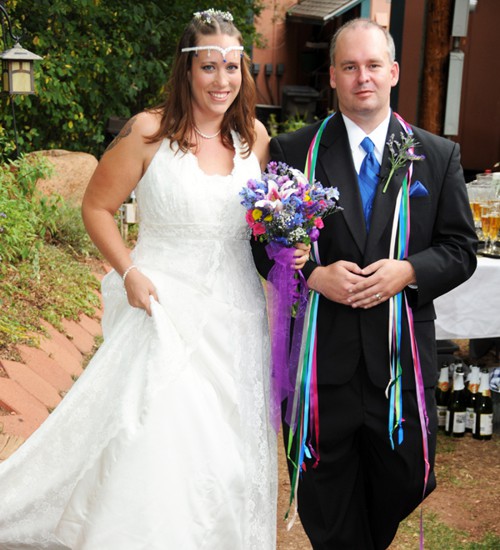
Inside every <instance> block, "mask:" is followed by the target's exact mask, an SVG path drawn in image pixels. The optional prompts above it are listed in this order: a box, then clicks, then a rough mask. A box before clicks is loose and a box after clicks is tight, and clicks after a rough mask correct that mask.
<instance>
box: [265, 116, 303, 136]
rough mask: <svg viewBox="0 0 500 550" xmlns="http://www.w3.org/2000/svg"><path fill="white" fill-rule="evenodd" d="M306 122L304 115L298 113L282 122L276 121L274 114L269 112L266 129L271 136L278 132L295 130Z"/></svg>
mask: <svg viewBox="0 0 500 550" xmlns="http://www.w3.org/2000/svg"><path fill="white" fill-rule="evenodd" d="M307 124H308V122H307V120H306V119H305V117H302V116H300V115H299V114H296V115H294V116H293V117H291V118H289V119H286V120H284V121H282V122H278V120H277V118H276V115H275V114H274V113H271V114H270V115H269V119H268V122H267V129H268V132H269V135H270V136H271V137H275V136H277V135H278V134H286V133H288V132H295V130H299V129H300V128H302V127H303V126H306V125H307Z"/></svg>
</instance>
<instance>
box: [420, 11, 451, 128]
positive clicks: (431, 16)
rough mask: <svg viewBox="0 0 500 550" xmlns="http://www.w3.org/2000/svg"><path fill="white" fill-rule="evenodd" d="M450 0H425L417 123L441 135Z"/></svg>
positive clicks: (446, 70) (449, 41)
mask: <svg viewBox="0 0 500 550" xmlns="http://www.w3.org/2000/svg"><path fill="white" fill-rule="evenodd" d="M453 6H454V1H453V0H428V2H427V17H426V37H425V46H424V47H425V51H424V70H423V75H422V96H421V100H420V116H419V126H420V127H422V128H424V129H425V130H428V131H429V132H432V133H433V134H437V135H442V133H443V124H444V111H445V101H446V87H447V82H448V56H449V53H450V51H451V26H452V20H453Z"/></svg>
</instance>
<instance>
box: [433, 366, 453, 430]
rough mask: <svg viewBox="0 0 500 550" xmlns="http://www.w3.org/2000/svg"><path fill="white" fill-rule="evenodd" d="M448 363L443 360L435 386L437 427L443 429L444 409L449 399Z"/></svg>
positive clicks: (445, 409) (444, 424)
mask: <svg viewBox="0 0 500 550" xmlns="http://www.w3.org/2000/svg"><path fill="white" fill-rule="evenodd" d="M449 371H450V369H449V364H448V362H447V361H443V363H442V365H441V370H440V373H439V381H438V385H437V387H436V405H437V415H438V428H439V429H440V430H444V428H445V426H446V411H447V409H448V401H449V400H450V374H449Z"/></svg>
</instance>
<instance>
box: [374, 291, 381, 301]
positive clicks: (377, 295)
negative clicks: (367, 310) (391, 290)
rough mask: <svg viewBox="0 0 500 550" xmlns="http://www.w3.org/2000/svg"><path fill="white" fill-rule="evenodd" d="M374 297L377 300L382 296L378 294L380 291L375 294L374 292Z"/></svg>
mask: <svg viewBox="0 0 500 550" xmlns="http://www.w3.org/2000/svg"><path fill="white" fill-rule="evenodd" d="M375 298H377V300H380V298H382V295H381V294H380V292H377V294H375Z"/></svg>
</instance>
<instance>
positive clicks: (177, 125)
mask: <svg viewBox="0 0 500 550" xmlns="http://www.w3.org/2000/svg"><path fill="white" fill-rule="evenodd" d="M197 15H198V17H197ZM197 15H195V17H193V19H192V20H191V22H190V23H189V24H188V26H187V27H186V29H185V31H184V33H183V35H182V36H181V39H180V40H179V43H178V44H177V50H176V53H175V59H174V65H173V69H172V74H171V77H170V80H169V81H168V83H167V85H166V98H165V100H164V101H163V102H162V103H160V104H159V105H158V106H157V107H155V108H154V109H152V111H153V112H159V113H161V120H160V127H159V128H158V130H157V131H156V132H155V133H154V134H153V135H151V136H150V137H149V139H150V141H151V142H154V141H158V140H160V139H163V138H168V139H169V140H170V141H171V142H174V141H176V142H177V143H178V144H179V148H180V149H181V151H183V152H187V151H188V150H189V148H190V147H191V146H192V145H193V144H192V143H191V142H190V136H191V133H192V129H193V127H194V117H193V108H192V98H193V94H192V92H191V86H190V83H189V79H188V72H189V70H190V69H191V64H192V59H193V55H194V53H193V52H188V53H183V52H182V51H181V50H182V49H183V48H192V47H194V46H196V45H197V40H198V37H199V36H200V35H216V34H225V35H227V36H231V37H236V38H237V39H238V42H239V43H240V45H243V38H242V36H241V33H240V31H239V30H238V29H237V28H236V27H235V25H234V24H233V22H232V20H229V19H232V18H231V17H230V16H229V14H224V13H222V12H213V13H211V14H210V17H208V18H206V17H199V14H197ZM227 16H229V17H227ZM255 102H256V92H255V83H254V80H253V78H252V75H251V73H250V59H249V57H248V56H247V55H246V54H243V56H242V59H241V88H240V91H239V94H238V95H237V96H236V99H235V100H234V101H233V103H232V104H231V106H230V107H229V109H228V110H227V111H226V113H225V114H224V118H223V120H222V125H221V138H222V143H223V144H224V145H225V146H226V147H228V148H231V147H232V146H233V141H232V138H231V130H235V131H236V132H238V134H239V135H240V137H241V140H242V144H243V156H244V157H247V156H248V155H249V154H250V152H251V150H252V147H253V144H254V143H255V139H256V136H255V130H254V124H255Z"/></svg>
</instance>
